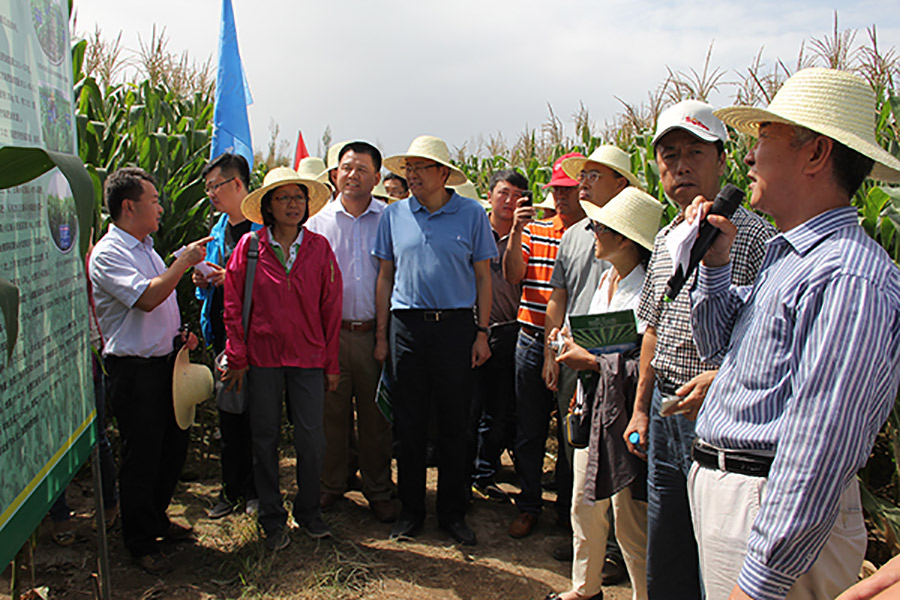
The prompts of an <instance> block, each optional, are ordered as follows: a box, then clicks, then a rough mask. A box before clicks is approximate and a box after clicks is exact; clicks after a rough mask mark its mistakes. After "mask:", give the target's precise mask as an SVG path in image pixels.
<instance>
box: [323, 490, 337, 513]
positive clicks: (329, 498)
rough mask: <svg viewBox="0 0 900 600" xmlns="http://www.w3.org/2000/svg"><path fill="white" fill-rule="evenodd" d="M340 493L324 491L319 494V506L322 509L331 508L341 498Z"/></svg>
mask: <svg viewBox="0 0 900 600" xmlns="http://www.w3.org/2000/svg"><path fill="white" fill-rule="evenodd" d="M341 497H342V496H341V495H340V494H332V493H331V492H322V493H321V494H320V495H319V508H321V509H322V510H325V509H328V508H331V507H332V506H333V505H334V503H335V502H337V501H338V500H340V499H341Z"/></svg>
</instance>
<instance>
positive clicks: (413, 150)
mask: <svg viewBox="0 0 900 600" xmlns="http://www.w3.org/2000/svg"><path fill="white" fill-rule="evenodd" d="M407 158H427V159H428V160H433V161H434V162H436V163H438V164H439V165H443V166H445V167H448V168H449V169H450V177H449V178H448V179H447V185H449V186H451V187H452V186H454V185H462V184H463V183H465V182H466V181H467V179H466V176H465V174H464V173H463V172H462V171H460V170H459V169H457V168H456V167H454V166H453V165H452V164H451V163H450V151H449V150H448V149H447V142H445V141H444V140H442V139H440V138H436V137H434V136H433V135H420V136H419V137H417V138H416V139H414V140H413V141H412V144H410V145H409V150H407V151H406V154H398V155H396V156H389V157H388V158H386V159H384V168H385V169H387V170H388V171H390V172H391V173H396V174H397V175H400V176H401V177H406V172H405V170H404V168H405V167H406V159H407Z"/></svg>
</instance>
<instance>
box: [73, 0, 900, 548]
mask: <svg viewBox="0 0 900 600" xmlns="http://www.w3.org/2000/svg"><path fill="white" fill-rule="evenodd" d="M712 50H713V48H712V45H710V48H709V51H708V53H707V56H706V61H705V63H704V64H703V65H702V66H701V67H700V68H699V70H694V69H690V70H689V71H686V72H681V71H672V70H669V73H668V77H667V78H666V80H665V81H663V82H662V83H660V84H658V85H656V86H655V87H654V86H652V85H651V84H650V82H648V90H649V91H648V93H647V98H646V100H644V101H643V102H640V103H635V104H629V103H626V102H624V101H621V100H620V102H621V103H622V109H621V111H620V112H619V113H618V114H617V115H614V116H613V117H610V118H608V119H607V120H606V121H604V122H603V123H602V124H600V125H598V124H597V123H596V122H595V121H594V120H593V119H592V117H591V115H590V114H589V113H588V110H587V108H585V107H584V106H582V107H581V109H580V110H579V111H578V112H577V113H576V114H574V115H572V117H571V119H572V122H573V124H574V131H575V135H574V137H573V136H567V135H566V134H565V133H564V132H565V129H566V128H565V127H564V123H563V120H562V118H561V117H560V116H559V115H557V114H556V113H555V112H554V111H553V108H552V107H551V106H549V105H548V117H547V120H546V122H545V123H544V124H543V125H542V126H541V127H540V128H539V129H534V130H526V131H522V132H521V133H520V134H519V135H518V136H517V138H516V139H515V141H514V142H512V143H507V142H506V141H505V140H504V139H503V138H502V137H501V136H499V135H498V136H494V137H491V138H488V139H486V140H485V139H481V140H479V141H477V142H471V143H467V144H464V145H463V146H462V147H459V148H457V149H456V151H455V157H454V162H455V164H456V165H457V166H459V167H460V168H461V169H462V170H463V171H464V172H465V173H466V175H467V176H468V177H469V179H470V180H471V181H472V182H473V183H474V184H475V186H476V188H477V189H478V190H479V192H480V193H481V194H482V195H484V194H485V192H486V191H487V189H486V188H487V182H488V180H489V179H490V176H491V174H492V173H493V172H495V171H497V170H499V169H506V168H514V169H517V170H519V171H520V172H521V173H523V174H524V175H525V176H527V177H528V179H529V182H530V184H531V186H532V188H533V190H534V192H535V195H536V197H541V195H542V190H541V189H540V188H541V185H542V184H544V183H546V182H547V181H549V179H550V174H551V171H550V165H552V163H553V161H554V160H555V159H556V158H557V157H559V156H561V155H563V154H565V153H567V152H570V151H574V150H577V151H580V152H582V153H584V154H589V153H590V152H591V151H592V150H593V149H594V148H596V147H597V146H598V145H600V144H603V143H613V144H616V145H618V146H619V147H621V148H622V149H623V150H625V151H627V152H628V153H629V154H630V155H631V160H632V166H633V167H634V172H635V173H637V174H638V175H639V177H640V178H641V179H642V180H643V182H644V183H645V186H646V189H647V191H648V192H649V193H650V194H652V195H654V196H656V197H657V198H659V200H660V201H661V202H663V203H665V204H666V206H667V209H666V213H665V220H666V221H668V220H669V219H671V218H672V217H673V216H674V215H675V213H676V212H677V209H676V207H675V206H674V205H673V204H672V203H670V202H669V201H668V200H667V199H666V198H665V195H664V194H663V192H662V190H661V188H660V186H659V172H658V169H657V167H656V164H655V163H654V161H653V149H652V146H651V143H650V141H651V138H652V132H653V130H654V128H655V125H656V119H657V117H658V115H659V114H660V112H661V111H662V110H664V109H665V108H666V107H667V106H669V105H671V104H673V103H675V102H679V101H681V100H684V99H688V98H695V99H699V100H707V99H708V98H709V97H710V96H711V95H712V94H714V93H715V94H719V95H721V94H725V95H727V96H729V97H730V98H731V99H732V100H733V101H734V103H736V104H738V103H739V104H749V105H766V104H768V103H769V101H770V100H771V98H772V97H773V96H774V94H775V92H776V91H777V90H778V88H779V87H780V86H781V84H782V83H783V82H784V81H785V80H786V79H787V78H788V77H789V76H790V75H791V74H792V73H793V72H795V71H796V70H798V69H800V68H804V67H807V66H827V67H832V68H838V69H844V70H849V71H853V72H856V73H858V74H860V75H861V76H863V77H864V78H866V80H867V81H869V83H870V84H871V85H872V87H873V89H874V90H875V94H876V97H877V102H878V110H879V113H878V119H877V122H876V129H877V136H878V140H879V142H880V143H881V145H882V146H883V147H884V148H886V149H887V150H889V151H890V152H892V153H893V154H894V155H895V156H900V96H898V95H897V88H896V85H895V81H897V80H898V78H900V56H898V54H897V51H896V49H895V48H893V47H891V48H887V49H885V48H882V47H881V46H880V45H879V44H878V38H877V30H876V27H875V26H874V25H873V26H872V27H871V28H869V29H867V30H865V31H862V32H860V31H855V30H842V29H840V27H839V23H838V16H837V14H835V17H834V27H833V30H832V31H831V32H828V33H826V34H825V35H823V36H822V37H821V38H815V39H810V40H805V41H804V43H803V45H801V50H800V52H799V55H798V56H797V57H796V58H795V59H794V60H793V61H784V60H777V61H775V62H774V64H771V65H767V64H765V63H764V62H763V60H762V50H760V53H759V54H758V55H757V57H756V58H755V60H754V61H752V62H751V64H750V65H748V66H747V68H746V69H744V70H743V71H741V72H737V73H726V72H725V71H723V70H721V69H719V68H717V67H716V66H715V64H714V60H713V52H712ZM72 56H73V61H72V62H73V69H74V74H75V78H74V81H75V88H74V103H75V111H76V120H77V131H78V154H79V156H80V157H81V158H82V160H83V161H84V163H85V165H86V166H87V169H88V171H89V172H90V174H91V177H92V178H93V180H94V183H95V191H96V195H95V218H94V237H95V239H96V238H99V236H100V234H101V232H102V230H103V229H104V214H103V211H102V203H101V190H102V184H103V182H104V180H105V178H106V175H107V174H108V173H110V172H112V171H114V170H115V169H118V168H119V167H122V166H126V165H137V166H140V167H142V168H144V169H146V170H147V171H149V172H151V173H153V174H154V175H155V176H156V178H157V180H158V183H159V186H158V187H159V190H160V201H161V203H162V204H163V207H164V209H165V214H164V216H163V220H162V223H161V226H160V231H159V233H158V234H157V239H156V248H157V249H158V250H159V252H160V254H161V255H163V256H164V257H166V258H167V259H171V257H170V254H171V252H172V251H173V250H175V249H177V248H178V247H180V246H181V245H182V244H184V243H185V242H188V241H191V240H194V239H197V238H199V237H202V236H204V235H206V233H207V231H208V230H209V228H210V226H211V223H212V219H213V218H214V216H215V215H213V214H211V206H210V204H209V203H208V202H207V201H206V198H205V196H204V192H203V182H202V181H201V180H200V179H199V176H200V171H201V170H202V168H203V165H204V164H205V162H206V160H207V159H208V154H209V151H210V139H211V133H212V111H213V98H212V91H213V86H214V81H213V78H212V69H211V63H210V61H209V60H207V61H206V62H205V63H199V64H198V63H196V62H194V61H191V60H190V58H189V57H188V56H187V55H186V54H180V55H176V54H173V53H171V52H169V51H168V49H167V41H166V37H165V30H161V31H160V32H157V30H156V28H155V27H154V29H153V32H152V36H151V39H150V41H149V42H148V43H143V42H142V43H141V48H140V50H139V51H138V52H129V51H127V50H125V49H124V48H122V46H121V35H120V36H119V37H118V38H116V39H113V40H109V39H106V38H104V36H103V35H102V32H100V31H99V30H96V31H95V32H94V33H93V34H91V35H88V36H84V37H83V39H81V40H79V41H77V42H76V43H74V45H73V48H72ZM126 65H128V66H134V67H136V69H135V70H136V73H137V75H136V76H135V77H134V78H133V80H129V81H125V80H123V78H122V73H123V71H124V68H125V66H126ZM731 77H734V80H731V79H730V78H731ZM270 130H271V133H272V137H271V139H270V140H269V142H268V145H267V146H266V148H265V151H262V152H257V157H256V167H255V169H254V173H253V181H254V184H255V185H258V183H259V182H260V181H261V180H262V177H263V176H264V174H265V172H266V171H267V170H268V169H269V168H271V167H272V166H275V165H277V164H287V163H288V161H289V157H287V156H285V150H286V147H287V144H286V143H285V142H281V141H279V138H278V125H277V124H275V123H273V124H272V125H271V127H270ZM731 133H732V139H731V141H730V142H729V143H728V144H727V145H726V150H727V154H728V161H727V166H726V174H725V179H726V180H727V181H730V182H732V183H734V184H736V185H738V186H741V187H744V188H746V185H747V183H748V180H747V167H746V165H744V163H743V162H742V159H743V157H744V156H745V154H746V153H747V151H748V149H749V148H750V145H751V144H752V140H751V139H748V138H747V137H746V136H742V135H737V134H735V133H734V132H731ZM61 141H62V140H61ZM323 141H324V142H325V147H327V145H328V142H329V141H330V128H329V129H326V131H325V134H324V136H323ZM62 142H63V143H64V141H62ZM854 204H855V205H856V206H857V208H858V209H859V214H860V222H861V223H862V225H863V226H864V228H865V229H866V231H867V232H868V233H869V234H870V235H871V236H872V237H873V238H874V239H875V240H877V241H878V242H879V243H880V244H881V245H882V246H883V247H884V248H885V249H886V250H887V251H888V252H889V253H890V255H891V257H892V258H893V259H894V261H895V262H898V261H900V236H898V235H897V231H898V228H900V189H897V188H891V187H886V186H883V185H878V184H877V183H874V182H866V184H865V185H864V186H863V187H862V189H860V191H859V192H858V193H857V194H856V196H855V198H854ZM178 299H179V304H180V306H181V307H182V311H183V313H184V320H185V321H186V322H189V323H192V324H193V329H194V330H195V331H196V330H198V329H199V328H198V327H197V326H196V323H197V321H198V306H197V303H196V301H195V300H194V296H193V289H192V286H191V282H190V280H189V279H188V278H184V279H183V280H182V282H181V284H180V285H179V288H178ZM898 406H900V405H898V404H895V408H894V410H893V411H892V413H891V415H890V418H889V419H888V422H887V423H886V425H885V426H884V428H883V430H882V432H881V433H880V434H879V436H878V439H877V442H876V445H875V448H874V451H873V453H872V456H871V458H870V460H869V463H868V465H867V466H866V467H865V469H863V470H862V471H861V472H860V474H859V477H860V480H861V482H862V484H863V485H862V488H863V498H864V508H865V510H866V514H867V517H868V524H869V531H870V540H871V541H872V542H873V543H870V559H872V560H873V561H874V562H876V563H879V564H880V563H882V562H884V561H885V560H886V559H887V558H888V557H889V556H891V555H893V554H896V553H898V552H900V509H898V508H897V504H898V501H900V485H898V484H900V471H898V467H900V411H898ZM200 422H201V424H202V425H201V427H198V428H194V430H193V435H194V436H195V437H197V438H199V439H198V440H197V441H199V442H200V443H201V444H205V445H206V447H208V445H209V444H210V443H211V442H210V440H211V435H212V434H211V431H212V427H213V426H214V425H213V424H214V423H215V419H214V417H213V416H211V415H209V416H208V418H203V417H202V416H201V417H200Z"/></svg>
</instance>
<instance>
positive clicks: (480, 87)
mask: <svg viewBox="0 0 900 600" xmlns="http://www.w3.org/2000/svg"><path fill="white" fill-rule="evenodd" d="M232 1H233V7H234V14H235V21H236V24H237V35H238V42H239V45H240V51H241V56H242V59H243V63H244V70H245V72H246V74H247V78H248V80H249V83H250V89H251V93H252V95H253V100H254V102H253V104H252V105H251V106H250V107H249V115H250V127H251V131H252V135H253V146H254V148H255V149H256V150H263V149H264V148H265V147H266V146H267V144H268V141H269V139H270V135H271V128H272V126H273V124H277V125H278V127H279V129H280V137H281V139H284V140H287V141H288V142H289V147H290V155H291V156H293V148H294V145H295V144H296V140H297V132H298V131H302V132H303V136H304V139H305V141H306V144H307V147H308V148H309V151H310V152H311V153H312V154H318V155H320V156H322V155H324V153H325V149H324V148H321V141H320V140H321V138H322V135H323V133H324V132H325V129H326V127H330V129H331V135H332V140H333V141H338V140H345V139H363V140H368V141H370V142H373V143H375V144H376V145H378V146H379V147H380V148H381V150H382V152H384V153H385V155H386V156H388V155H391V154H399V153H402V152H404V151H406V149H407V148H408V146H409V143H410V142H411V141H412V140H413V139H414V138H415V137H416V136H418V135H422V134H430V135H436V136H438V137H441V138H443V139H444V140H446V141H447V143H448V145H449V147H450V149H451V152H453V151H454V149H457V148H460V147H463V146H465V147H466V148H467V149H468V150H469V151H472V150H474V149H475V148H476V146H478V142H479V140H486V139H488V138H490V137H492V136H494V137H496V136H497V135H502V137H503V139H504V140H506V141H507V142H508V143H513V142H514V141H515V140H516V138H517V137H518V135H519V134H520V133H521V132H522V131H524V130H525V129H526V128H528V129H538V130H539V129H540V127H541V125H542V123H544V122H545V121H547V118H548V108H547V107H548V103H549V104H550V105H552V107H553V110H554V112H555V113H556V114H557V115H558V116H559V117H560V119H561V120H562V121H563V123H564V125H565V127H566V133H568V134H573V133H574V131H573V130H574V125H573V119H572V115H573V114H574V113H575V112H576V111H577V110H578V108H579V105H580V104H583V105H584V106H585V107H586V108H587V109H588V111H589V113H590V115H591V119H592V120H593V121H594V122H595V123H596V124H597V125H598V126H602V124H603V123H604V122H606V121H611V120H613V119H614V117H615V116H616V114H617V113H620V112H622V108H623V107H622V104H621V103H620V101H619V100H617V98H620V99H621V100H623V101H625V102H627V103H631V104H638V103H640V102H642V101H644V100H645V99H646V98H647V95H648V92H649V91H651V90H653V89H654V88H656V87H657V86H659V85H660V84H661V83H662V82H663V81H664V80H665V79H666V76H667V67H668V68H670V69H672V70H673V71H689V70H690V69H692V68H693V69H695V70H697V71H699V70H701V69H702V67H703V62H704V59H705V57H706V53H707V50H708V49H709V46H710V43H712V44H713V54H712V61H711V64H712V66H714V67H716V68H718V69H720V70H722V71H724V72H725V76H724V77H723V80H724V81H734V80H736V79H737V78H738V73H739V72H746V69H747V67H748V66H749V65H750V64H751V62H752V61H753V60H754V59H755V58H756V56H757V54H758V53H760V50H762V55H761V57H762V61H763V63H764V64H765V65H767V66H768V67H769V69H770V68H771V66H772V65H773V64H774V63H775V62H776V61H777V60H778V59H781V60H782V61H783V62H784V63H785V64H787V65H789V66H793V65H794V64H796V61H797V56H798V52H799V50H800V47H801V44H802V43H804V42H805V43H806V47H807V51H808V49H809V41H810V40H811V39H813V38H821V37H823V36H825V35H826V34H829V33H831V31H832V29H833V21H834V11H835V10H837V11H838V16H839V25H840V28H841V29H845V28H851V29H858V30H859V32H858V34H857V37H856V40H857V42H863V41H866V40H867V39H868V38H867V34H866V31H865V29H866V28H867V27H870V26H872V25H873V24H874V25H876V26H877V33H878V40H879V46H880V47H881V48H883V49H885V50H886V49H889V48H891V47H894V48H898V49H900V10H898V9H897V0H856V1H852V2H850V1H844V0H841V1H839V2H835V3H833V4H830V5H827V6H826V5H824V4H823V3H821V2H814V1H796V0H780V1H773V0H757V1H755V2H732V1H724V0H717V1H713V0H656V1H650V0H557V1H554V2H546V1H545V2H538V1H536V0H453V1H452V2H434V1H433V0H418V1H416V2H408V1H402V0H380V1H362V0H343V1H340V2H334V1H329V0H325V1H320V2H308V1H298V0H252V1H251V0H232ZM221 6H222V5H221V0H154V1H152V2H136V1H133V0H125V1H123V0H75V11H76V15H75V16H76V19H77V21H76V31H78V32H81V33H90V32H93V31H94V29H95V27H100V29H101V32H102V33H103V35H104V37H106V38H114V37H115V36H116V35H118V33H119V31H121V32H122V43H123V46H124V47H125V48H126V49H130V50H137V49H138V48H139V42H138V40H139V37H140V39H143V40H144V41H145V42H146V41H147V40H149V39H150V37H151V33H152V27H153V24H156V25H157V28H161V27H165V31H166V35H167V37H168V40H169V50H170V51H172V52H175V53H180V52H182V51H184V50H186V51H187V52H188V53H189V55H190V56H191V57H193V58H195V59H197V60H198V61H200V62H202V61H204V60H206V59H207V58H208V57H212V59H213V62H214V63H215V61H216V58H217V51H218V37H219V26H220V19H221ZM732 94H733V88H732V87H731V86H728V85H725V86H723V93H721V94H719V95H717V96H713V97H712V98H711V99H710V100H711V102H712V103H713V104H716V105H721V106H725V105H730V104H732V103H733V102H732V100H733V98H732Z"/></svg>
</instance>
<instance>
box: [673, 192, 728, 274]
mask: <svg viewBox="0 0 900 600" xmlns="http://www.w3.org/2000/svg"><path fill="white" fill-rule="evenodd" d="M712 205H713V203H712V201H711V200H707V199H706V198H704V197H703V196H697V197H696V198H694V201H693V202H691V205H690V206H688V207H687V208H686V209H685V211H684V218H685V219H686V220H687V222H688V223H693V222H694V219H700V220H703V218H704V217H705V218H706V220H707V221H709V224H710V225H712V226H714V227H717V228H718V229H719V231H720V232H721V233H720V234H719V235H717V236H716V239H715V241H714V242H713V243H712V246H710V247H709V250H707V251H706V255H704V257H703V264H704V265H706V266H707V267H721V266H723V265H727V264H728V263H729V261H730V260H731V245H732V244H734V238H735V237H737V227H735V226H734V223H732V222H731V221H729V220H728V219H726V218H725V217H723V216H722V215H710V214H708V213H709V209H710V208H712Z"/></svg>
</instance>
